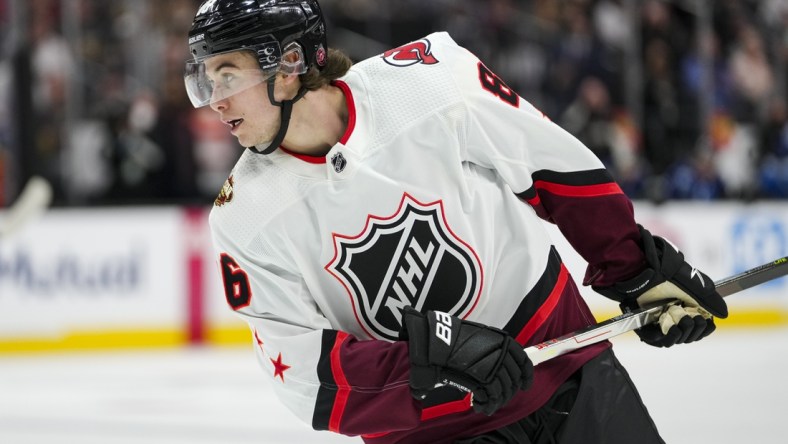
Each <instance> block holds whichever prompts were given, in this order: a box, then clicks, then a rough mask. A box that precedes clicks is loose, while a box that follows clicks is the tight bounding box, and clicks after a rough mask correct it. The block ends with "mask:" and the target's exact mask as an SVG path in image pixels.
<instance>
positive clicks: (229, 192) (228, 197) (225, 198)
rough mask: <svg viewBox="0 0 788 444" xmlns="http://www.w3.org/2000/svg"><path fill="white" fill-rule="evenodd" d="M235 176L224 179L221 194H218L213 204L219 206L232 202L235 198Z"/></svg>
mask: <svg viewBox="0 0 788 444" xmlns="http://www.w3.org/2000/svg"><path fill="white" fill-rule="evenodd" d="M233 185H234V182H233V176H232V175H231V176H230V177H228V178H227V180H226V181H224V185H222V189H221V190H219V195H218V196H216V200H214V201H213V204H214V205H216V206H217V207H221V206H222V205H224V204H226V203H230V202H231V201H232V200H233Z"/></svg>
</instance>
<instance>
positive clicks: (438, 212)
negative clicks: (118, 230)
mask: <svg viewBox="0 0 788 444" xmlns="http://www.w3.org/2000/svg"><path fill="white" fill-rule="evenodd" d="M335 86H338V87H340V88H341V89H342V90H343V92H344V94H345V97H346V99H347V106H348V113H349V122H348V127H347V131H346V133H345V134H344V136H343V137H342V139H341V140H340V142H339V143H337V144H336V145H335V146H334V147H333V148H332V149H331V150H330V152H329V153H328V154H327V155H326V156H325V157H320V158H315V157H307V156H300V155H295V154H292V153H290V152H288V151H287V150H286V149H284V148H283V149H279V150H277V151H276V152H274V153H273V154H270V155H267V156H264V155H259V154H256V153H253V152H251V151H249V150H247V151H246V152H245V153H244V154H243V155H242V156H241V158H240V160H239V161H238V163H237V165H236V166H235V168H234V169H233V171H232V175H231V176H230V178H229V179H228V181H227V183H226V184H225V186H224V187H223V189H222V192H221V194H220V196H219V198H217V200H216V203H215V206H214V208H213V211H212V212H211V216H210V224H211V230H212V235H213V238H214V242H215V246H216V249H217V256H218V261H219V264H220V268H221V273H222V277H223V282H224V287H225V293H226V294H225V296H226V298H227V301H228V304H229V305H230V307H231V308H232V309H233V310H235V312H236V313H237V314H238V315H240V316H241V317H242V318H244V319H245V320H246V321H247V322H248V323H249V325H250V327H251V329H252V336H253V338H254V348H255V351H256V353H257V355H258V357H259V361H260V363H261V365H262V369H263V373H265V374H266V375H267V376H268V377H270V378H271V382H272V383H273V386H274V387H275V389H276V392H277V394H278V396H279V397H280V400H281V401H282V402H283V403H284V404H285V405H286V406H287V407H289V408H290V409H291V410H292V411H293V412H295V414H296V415H298V416H299V417H300V418H302V419H303V420H304V421H306V422H307V423H309V424H311V425H312V426H313V427H314V428H315V429H318V430H331V431H334V432H338V433H343V434H347V435H362V436H363V437H364V439H365V440H367V441H368V442H380V443H390V442H444V441H445V442H451V441H452V440H453V439H454V438H456V437H462V436H472V435H474V434H478V433H482V432H485V431H487V430H490V429H493V428H496V427H500V426H502V425H504V424H508V423H511V422H514V421H516V420H518V419H520V418H522V417H524V416H525V415H527V414H528V413H530V412H531V411H533V410H535V409H536V408H537V407H538V406H539V405H541V404H542V403H544V402H545V401H546V400H547V399H548V398H549V396H550V395H551V394H552V393H553V391H554V390H555V389H556V387H557V386H558V385H560V384H561V383H562V382H563V381H564V380H565V379H566V378H567V377H568V376H569V375H571V374H572V373H573V372H574V371H575V370H577V369H578V368H579V367H580V366H581V365H582V364H583V363H585V362H586V361H587V360H588V359H590V358H592V357H593V356H595V355H596V354H598V353H599V352H600V351H601V350H602V349H603V348H604V347H606V346H608V345H607V344H605V343H603V344H599V345H597V346H592V347H589V348H587V349H585V350H581V351H579V352H576V353H572V354H569V355H567V356H564V357H561V358H558V359H554V360H552V361H549V362H547V363H545V364H543V365H540V366H539V367H537V371H536V375H535V383H534V386H533V388H532V389H531V390H528V391H526V392H522V393H520V394H519V395H517V396H516V397H515V398H514V399H513V400H512V402H511V403H509V404H508V405H507V406H506V407H504V408H502V409H501V410H500V411H499V412H497V413H496V414H495V415H493V416H492V417H487V416H484V415H478V414H475V413H474V412H473V411H472V409H471V408H470V405H469V398H468V397H466V396H464V394H462V393H459V392H458V391H456V390H454V389H451V388H448V387H446V388H442V389H438V390H436V391H435V392H433V393H432V394H431V395H430V396H429V397H428V398H427V399H426V400H425V401H423V402H422V401H416V400H414V399H413V398H412V397H411V395H410V392H409V386H408V368H409V362H408V357H407V344H406V343H405V342H402V341H397V337H398V330H399V327H400V309H401V308H402V307H403V306H405V305H412V306H413V307H415V308H417V309H419V310H429V309H435V310H442V311H446V312H449V313H452V314H454V315H456V316H459V317H461V318H465V319H468V320H473V321H476V322H481V323H484V324H488V325H492V326H496V327H499V328H502V329H504V330H506V331H508V332H509V333H510V334H511V335H512V336H514V337H516V338H517V340H518V341H520V343H522V344H524V345H526V344H532V343H537V342H540V341H543V340H547V339H550V338H552V337H556V336H559V335H561V334H564V333H567V332H569V331H573V330H575V329H578V328H581V327H583V326H585V325H588V324H590V323H592V322H594V319H593V317H592V316H591V314H590V312H589V310H588V309H587V307H586V305H585V304H584V302H583V300H582V299H581V298H580V296H579V294H578V292H577V287H576V285H575V283H574V282H573V281H572V278H571V277H570V276H569V274H568V272H567V271H566V268H565V267H564V266H563V265H562V264H561V261H560V258H559V257H558V254H557V253H556V251H555V250H554V249H553V248H552V245H551V241H550V239H549V237H548V235H547V233H546V231H545V230H544V228H543V226H542V222H541V221H540V219H539V217H542V218H543V219H546V220H549V221H551V222H553V223H556V224H558V226H559V227H560V228H561V230H562V232H563V233H564V234H565V235H566V236H567V239H568V240H569V241H570V242H571V243H572V244H573V246H574V247H575V248H576V249H578V251H579V252H580V253H581V254H582V255H583V256H584V257H585V258H586V259H587V260H588V261H589V264H590V266H589V273H588V275H587V281H588V282H592V281H593V282H594V283H597V284H601V285H605V284H610V283H613V282H615V281H616V280H618V279H620V278H622V277H628V276H631V275H633V274H635V273H636V272H637V271H639V270H640V268H642V263H643V262H642V254H641V253H640V249H639V248H638V247H637V244H636V243H637V240H638V239H639V235H638V232H637V228H636V226H635V223H634V221H633V215H632V207H631V204H630V202H629V200H628V199H627V198H626V197H625V196H624V195H623V193H621V190H620V189H619V187H618V186H617V185H616V184H615V182H614V181H613V180H612V179H611V178H610V176H609V175H608V174H607V172H606V171H605V170H604V169H603V166H602V164H601V163H600V161H599V160H598V159H597V158H596V157H595V156H594V155H593V154H592V153H591V152H590V151H589V150H588V149H587V148H586V147H585V146H583V145H582V144H581V143H580V142H579V141H577V140H576V139H575V138H574V137H572V136H571V135H570V134H568V133H567V132H565V131H563V130H562V129H561V128H559V127H558V126H556V125H555V124H553V123H552V122H550V120H549V119H547V118H546V117H545V116H544V115H543V114H542V113H541V112H539V111H538V110H537V109H535V108H534V107H533V106H532V105H531V104H529V103H528V102H526V101H525V100H523V99H522V98H520V97H518V96H517V94H516V93H515V92H514V91H512V90H511V89H509V88H508V87H507V86H506V84H505V83H504V82H503V81H502V80H501V79H500V78H498V77H497V76H496V75H495V74H494V73H492V72H491V71H490V70H489V69H487V67H486V66H485V65H484V64H482V63H481V62H480V61H479V60H478V59H477V58H476V57H475V56H474V55H472V54H471V53H470V52H468V51H467V50H465V49H463V48H462V47H460V46H458V45H456V44H455V43H454V41H453V40H452V39H451V38H450V37H449V35H448V34H446V33H435V34H431V35H429V36H427V37H425V38H424V39H421V40H419V41H416V42H412V43H410V44H407V45H404V46H402V47H399V48H396V49H393V50H390V51H387V52H385V53H384V54H381V55H379V56H377V57H373V58H371V59H368V60H366V61H364V62H361V63H358V64H356V65H355V66H354V67H353V68H351V70H350V71H349V72H348V74H347V75H346V76H345V77H343V78H342V79H341V81H337V82H336V83H335ZM529 204H530V205H529Z"/></svg>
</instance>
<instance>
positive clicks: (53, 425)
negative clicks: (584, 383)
mask: <svg viewBox="0 0 788 444" xmlns="http://www.w3.org/2000/svg"><path fill="white" fill-rule="evenodd" d="M615 350H616V352H617V354H618V356H619V358H620V360H621V361H622V362H623V363H624V364H625V366H626V367H627V369H628V370H629V372H630V374H631V376H632V378H633V379H634V380H635V383H636V385H637V386H638V388H639V389H640V391H641V395H642V396H643V399H644V401H645V403H646V405H647V406H648V408H649V410H650V412H651V414H652V416H653V417H654V420H655V422H656V423H657V426H658V427H659V429H660V430H661V432H662V434H663V437H664V438H665V441H666V442H667V443H669V444H697V443H715V444H727V443H737V444H738V443H742V442H752V443H759V444H777V443H784V442H785V433H784V423H783V421H785V407H784V405H785V400H786V399H788V384H785V383H784V376H783V375H784V374H785V370H786V368H787V367H788V329H764V330H741V329H731V330H722V331H720V332H718V333H717V334H715V335H713V336H712V337H710V338H707V339H706V340H704V341H703V342H701V343H698V344H694V345H691V346H681V347H674V348H671V349H667V350H661V349H653V348H651V347H648V346H646V345H643V344H640V343H639V342H637V340H636V337H635V336H634V334H632V333H629V334H627V335H625V337H623V338H619V339H617V340H616V345H615ZM270 384H271V382H269V381H268V380H267V379H266V378H264V377H263V375H262V373H261V371H260V370H259V369H258V367H257V363H256V362H255V360H254V357H253V353H252V350H251V349H250V348H238V349H228V348H225V349H210V348H205V349H185V350H167V351H149V350H145V351H134V352H106V353H70V354H59V355H35V356H17V357H0V443H4V444H6V443H7V444H33V443H35V444H50V443H79V444H99V443H101V444H129V443H146V444H181V443H183V444H187V443H188V444H200V443H217V444H218V443H222V444H230V443H258V444H259V443H277V444H278V443H288V444H290V443H352V442H360V440H359V439H354V438H347V437H342V436H338V435H334V434H331V433H328V432H314V431H312V430H311V429H310V428H309V427H308V426H307V425H305V424H302V423H301V422H300V421H298V420H297V419H296V418H295V417H294V416H293V415H292V414H291V413H290V412H289V411H287V410H286V409H285V408H284V407H282V405H281V404H279V403H278V402H277V400H276V399H275V397H274V394H273V391H272V390H271V388H270Z"/></svg>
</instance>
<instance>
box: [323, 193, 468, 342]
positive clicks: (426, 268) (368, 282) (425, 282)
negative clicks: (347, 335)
mask: <svg viewBox="0 0 788 444" xmlns="http://www.w3.org/2000/svg"><path fill="white" fill-rule="evenodd" d="M325 269H326V271H328V272H329V273H331V275H333V276H334V277H335V278H336V279H337V280H339V281H340V283H341V284H342V285H343V286H344V287H345V289H346V290H347V292H348V293H349V295H350V298H351V302H352V304H353V310H354V311H355V314H356V319H358V322H359V323H360V324H361V327H362V328H363V329H364V331H366V332H367V334H368V335H369V336H370V337H374V338H382V339H389V340H396V339H397V337H398V333H399V329H400V325H401V323H402V313H401V310H402V308H404V307H405V306H408V305H409V306H412V307H414V308H416V309H417V310H421V311H424V310H439V311H443V312H447V313H449V314H452V315H454V316H457V317H460V318H465V317H467V316H468V315H469V314H470V313H471V311H472V310H473V308H474V307H475V306H476V303H477V302H478V301H479V296H480V294H481V290H482V281H483V278H482V276H483V273H482V266H481V262H480V260H479V257H478V255H477V253H476V252H475V251H474V250H473V248H472V247H471V246H470V245H468V243H466V242H465V241H463V240H462V239H460V238H459V237H457V236H456V235H455V234H454V232H453V231H452V230H451V228H450V227H449V225H448V223H447V221H446V217H445V214H444V210H443V201H440V200H438V201H435V202H430V203H421V202H419V201H417V200H416V199H414V198H413V197H411V196H410V195H409V194H407V193H405V194H404V195H403V196H402V200H401V201H400V205H399V208H398V209H397V211H396V212H395V213H394V214H393V215H391V216H388V217H380V216H373V215H369V216H368V217H367V222H366V225H365V227H364V230H363V231H362V232H361V233H359V234H357V235H355V236H347V235H341V234H336V233H334V257H333V259H332V260H331V262H329V263H328V265H326V266H325Z"/></svg>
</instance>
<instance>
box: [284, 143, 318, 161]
mask: <svg viewBox="0 0 788 444" xmlns="http://www.w3.org/2000/svg"><path fill="white" fill-rule="evenodd" d="M279 149H280V150H282V151H284V152H285V153H287V154H289V155H291V156H293V157H295V158H298V159H301V160H303V161H304V162H307V163H313V164H316V165H318V164H321V163H326V156H310V155H308V154H300V153H295V152H293V151H290V150H289V149H287V148H285V147H283V146H282V145H279Z"/></svg>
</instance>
